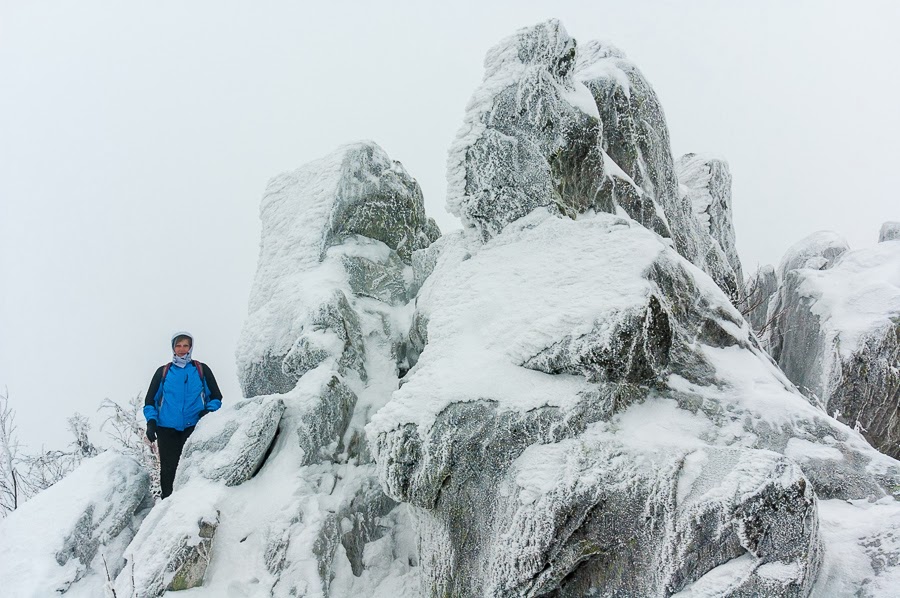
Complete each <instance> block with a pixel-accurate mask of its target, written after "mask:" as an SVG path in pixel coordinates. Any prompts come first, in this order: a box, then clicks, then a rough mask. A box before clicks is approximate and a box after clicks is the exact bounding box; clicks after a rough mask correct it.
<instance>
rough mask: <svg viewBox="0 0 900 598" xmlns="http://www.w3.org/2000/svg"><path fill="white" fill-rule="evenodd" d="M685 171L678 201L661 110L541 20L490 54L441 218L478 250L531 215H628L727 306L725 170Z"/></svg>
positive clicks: (619, 70) (637, 77)
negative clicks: (470, 234) (723, 296)
mask: <svg viewBox="0 0 900 598" xmlns="http://www.w3.org/2000/svg"><path fill="white" fill-rule="evenodd" d="M704 167H705V168H706V172H705V174H703V175H701V174H700V173H699V171H700V170H702V168H704ZM689 170H690V172H689V173H688V176H689V179H688V180H687V184H688V186H689V189H687V190H686V191H684V192H682V190H681V189H680V187H679V181H678V179H677V178H676V169H675V164H674V163H673V160H672V153H671V148H670V145H669V133H668V129H667V127H666V121H665V116H664V114H663V111H662V106H661V105H660V103H659V100H658V98H657V97H656V94H655V92H654V91H653V88H652V87H651V86H650V84H649V83H648V82H647V80H646V79H645V78H644V76H643V74H642V73H641V72H640V71H639V70H638V69H637V68H636V67H635V66H634V65H633V64H632V63H631V62H629V61H628V60H627V59H625V56H624V54H622V53H621V52H620V51H619V50H617V49H616V48H614V47H612V46H609V45H608V44H601V43H600V42H589V43H588V44H586V45H585V46H584V47H577V45H576V42H575V40H574V39H572V38H571V37H570V36H569V35H568V34H567V33H566V31H565V29H564V28H563V26H562V25H561V24H560V23H559V22H558V21H556V20H551V21H547V22H545V23H541V24H539V25H536V26H534V27H529V28H524V29H521V30H519V31H518V32H516V33H515V34H514V35H512V36H510V37H508V38H507V39H505V40H503V41H501V42H500V43H499V44H497V46H495V47H494V48H492V49H491V50H490V51H489V52H488V54H487V57H486V59H485V74H484V80H483V81H482V83H481V86H480V87H479V88H478V89H477V90H476V91H475V93H474V94H473V96H472V99H471V100H470V102H469V105H468V107H467V112H466V116H465V119H464V122H463V126H462V127H461V129H460V130H459V132H458V134H457V139H456V141H455V142H454V144H453V146H452V147H451V149H450V155H449V158H448V181H449V187H448V200H447V206H448V209H449V210H450V212H452V213H453V214H456V215H457V216H459V217H460V218H461V219H462V221H463V223H464V225H466V226H467V227H469V228H472V229H474V230H476V231H477V233H478V234H479V235H480V236H481V238H482V239H483V240H488V239H490V238H491V237H493V236H495V235H497V234H499V233H500V232H501V231H502V230H503V229H504V228H505V227H506V226H507V225H508V224H509V223H511V222H513V221H515V220H517V219H519V218H521V217H523V216H525V215H527V214H529V213H530V212H532V211H533V210H535V209H537V208H546V209H549V210H550V211H551V212H552V213H554V214H556V215H558V216H568V217H571V218H575V217H577V216H578V215H579V214H583V213H585V212H587V211H589V210H594V211H603V212H609V213H613V214H627V215H628V216H629V217H631V218H633V219H634V220H636V221H637V222H639V223H640V224H642V225H643V226H645V227H647V228H648V229H650V230H652V231H654V232H656V233H658V234H659V235H661V236H663V237H673V241H674V243H675V247H676V248H677V250H678V251H679V252H680V253H681V254H682V255H684V256H685V257H687V258H688V259H689V260H690V261H692V262H693V263H695V264H696V265H698V266H699V267H701V268H702V269H703V270H704V271H706V272H707V273H708V274H710V276H712V277H713V279H714V280H716V282H717V283H718V284H719V285H720V286H722V288H723V289H725V290H726V292H727V293H729V295H730V296H731V297H732V298H733V299H734V300H737V299H738V298H739V295H740V290H741V289H740V281H741V278H740V264H739V262H738V261H737V254H736V252H735V250H734V232H733V227H732V225H731V213H730V195H731V190H730V184H731V179H730V175H728V170H727V166H726V165H725V163H724V162H721V161H706V162H703V163H702V164H700V165H699V166H696V165H694V164H693V163H692V164H691V165H690V168H689ZM695 171H696V172H695ZM700 193H705V194H706V195H707V196H709V197H711V199H710V205H709V206H708V209H707V210H706V211H703V213H702V215H701V217H702V218H705V222H706V226H705V230H704V225H702V224H701V222H700V220H699V219H698V217H697V215H695V214H694V210H693V207H692V204H691V198H690V197H688V195H689V194H693V195H697V194H700ZM710 223H711V225H710Z"/></svg>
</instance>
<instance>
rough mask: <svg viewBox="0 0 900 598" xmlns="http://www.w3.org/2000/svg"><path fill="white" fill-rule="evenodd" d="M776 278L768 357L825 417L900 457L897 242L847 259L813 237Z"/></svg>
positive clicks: (833, 242) (829, 238)
mask: <svg viewBox="0 0 900 598" xmlns="http://www.w3.org/2000/svg"><path fill="white" fill-rule="evenodd" d="M779 274H780V280H779V283H780V286H779V288H778V292H777V293H776V295H775V296H774V298H773V299H772V301H771V302H770V306H769V314H768V317H769V319H770V320H771V321H772V325H771V328H770V330H769V331H768V334H767V341H768V347H769V351H770V353H771V355H772V357H773V358H774V359H775V360H776V361H777V362H778V365H779V366H780V367H781V369H782V370H783V371H784V373H785V374H786V375H787V376H788V378H790V379H791V381H792V382H794V383H795V384H796V385H797V386H799V387H800V388H801V389H802V390H803V391H804V392H806V393H807V394H809V395H810V396H813V397H815V398H816V400H817V401H819V402H820V403H821V404H822V405H823V406H824V407H825V409H826V410H827V411H828V413H829V414H831V415H833V416H835V417H836V418H838V419H839V420H841V421H843V422H846V423H847V424H848V425H850V426H852V427H855V428H856V429H858V430H859V431H860V432H861V433H862V434H863V435H864V436H865V437H866V438H867V439H868V440H869V441H870V442H871V443H872V445H873V446H875V447H876V448H877V449H879V450H881V451H882V452H884V453H886V454H888V455H891V456H893V457H900V412H898V411H897V404H898V402H900V241H883V242H881V243H879V244H877V245H875V246H874V247H871V248H867V249H859V250H855V251H850V250H849V249H848V248H847V245H846V243H845V242H844V241H843V239H841V238H839V237H838V236H837V235H835V234H834V233H816V234H815V235H812V236H810V237H808V238H807V239H805V240H804V241H801V242H800V243H798V244H797V245H795V246H794V247H792V248H791V249H790V250H789V251H788V253H787V254H786V255H785V257H784V259H783V260H782V263H781V266H780V268H779Z"/></svg>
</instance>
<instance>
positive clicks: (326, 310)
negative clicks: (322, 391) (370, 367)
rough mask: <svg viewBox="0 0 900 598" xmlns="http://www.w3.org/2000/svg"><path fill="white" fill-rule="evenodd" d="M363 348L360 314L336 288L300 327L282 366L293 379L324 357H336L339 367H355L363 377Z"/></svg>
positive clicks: (317, 363)
mask: <svg viewBox="0 0 900 598" xmlns="http://www.w3.org/2000/svg"><path fill="white" fill-rule="evenodd" d="M364 351H365V349H364V348H363V345H362V332H361V331H360V328H359V317H358V316H357V315H356V312H355V311H354V310H353V309H352V308H351V307H350V303H349V302H348V301H347V296H346V295H345V294H344V293H343V292H341V291H338V290H335V291H334V292H333V293H332V294H331V297H329V298H328V301H327V302H326V303H323V304H321V305H319V306H318V307H317V308H316V310H315V311H314V313H313V315H312V317H311V318H310V319H309V321H308V323H307V324H306V325H304V326H303V328H302V329H301V330H300V335H299V337H298V338H297V340H296V341H295V342H294V346H293V347H291V350H290V351H289V352H288V354H287V355H286V356H285V357H284V361H283V362H282V366H281V367H282V370H283V371H284V372H285V374H287V375H288V376H290V377H291V378H292V379H293V380H294V381H295V382H296V381H297V380H299V379H300V377H301V376H302V375H303V374H305V373H306V372H308V371H309V370H311V369H313V368H315V367H317V366H318V365H319V364H321V363H322V362H323V361H325V360H326V359H329V358H336V359H337V366H338V368H339V371H342V372H346V371H348V370H354V371H356V372H357V373H358V374H359V375H360V376H361V377H362V378H363V379H365V377H366V368H365V365H364V363H365V355H364Z"/></svg>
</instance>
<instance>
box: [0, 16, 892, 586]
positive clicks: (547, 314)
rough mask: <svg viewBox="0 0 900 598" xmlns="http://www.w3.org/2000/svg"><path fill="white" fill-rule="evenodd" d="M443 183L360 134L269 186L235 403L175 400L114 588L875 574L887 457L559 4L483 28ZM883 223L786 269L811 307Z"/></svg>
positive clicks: (705, 168)
mask: <svg viewBox="0 0 900 598" xmlns="http://www.w3.org/2000/svg"><path fill="white" fill-rule="evenodd" d="M449 182H450V188H449V197H448V203H449V207H450V209H451V210H452V211H454V213H456V214H458V215H459V216H460V218H461V219H462V221H463V224H464V225H465V227H464V229H463V230H462V231H457V232H455V233H452V234H449V235H446V236H444V237H440V238H438V236H439V232H438V231H437V228H436V226H435V225H434V223H433V221H431V220H430V219H428V218H427V217H426V216H425V215H424V210H423V205H422V197H421V193H420V191H419V189H418V186H417V185H416V183H415V181H414V180H413V179H412V178H411V177H410V176H409V175H408V174H407V173H406V171H405V170H404V169H403V167H402V166H401V165H400V164H399V163H396V162H393V161H391V160H390V159H389V158H388V157H387V156H386V155H385V154H384V152H383V151H382V150H381V149H380V148H378V146H376V145H374V144H373V143H371V142H366V143H359V144H354V145H350V146H345V147H343V148H340V149H339V150H337V151H336V152H334V153H333V154H331V155H329V156H326V157H325V158H323V159H321V160H317V161H315V162H312V163H310V164H308V165H305V166H303V167H301V168H299V169H297V170H295V171H293V172H290V173H286V174H283V175H280V176H278V177H276V178H275V179H273V180H272V182H270V184H269V187H268V189H267V191H266V194H265V196H264V197H263V201H262V207H261V219H262V244H261V249H260V256H259V265H258V271H257V276H256V279H255V281H254V286H253V289H252V292H251V300H250V309H249V315H248V318H247V322H246V324H245V327H244V329H243V332H242V335H241V341H240V343H239V347H238V351H237V360H238V366H239V372H240V379H241V380H240V381H241V385H242V387H243V389H244V391H245V393H246V394H247V396H248V398H247V399H245V400H244V401H239V402H234V403H226V405H225V406H224V407H223V408H222V409H221V410H219V411H218V412H217V413H215V414H212V415H209V416H208V417H205V418H204V419H203V420H202V421H201V422H200V423H199V425H198V427H197V430H196V431H195V433H194V435H193V436H192V437H191V439H190V440H189V441H188V443H187V445H186V446H185V450H184V456H183V459H182V462H181V465H180V467H179V471H178V474H177V478H176V484H175V486H176V489H175V492H174V493H173V494H172V496H171V497H169V498H168V499H166V500H164V501H162V502H161V503H160V504H158V505H157V506H156V507H155V508H154V509H153V510H152V511H151V512H150V514H149V515H148V516H147V518H146V519H145V520H144V522H143V524H142V525H141V528H140V530H139V532H138V533H137V535H136V536H135V537H134V539H133V541H132V542H131V543H130V545H129V546H128V547H127V548H124V546H123V545H119V546H120V547H121V551H120V554H121V555H122V556H124V558H125V559H127V564H125V566H124V569H122V571H121V573H119V575H118V577H117V578H116V580H115V585H114V586H112V588H113V589H115V591H116V595H122V596H126V595H127V596H132V595H136V596H146V597H152V596H159V595H162V594H163V593H165V592H167V591H174V590H178V589H186V588H192V589H191V595H195V596H274V597H279V598H280V597H285V598H287V597H297V596H309V597H322V598H326V597H328V598H338V597H340V598H343V597H347V598H349V597H351V596H390V597H391V598H413V597H421V596H434V597H449V596H454V597H455V596H466V597H469V596H490V597H537V596H548V597H560V598H562V597H567V596H572V597H575V596H579V597H580V596H586V595H591V596H648V597H649V596H680V597H681V598H687V597H694V598H699V597H701V596H702V597H711V596H734V597H737V596H789V597H806V596H811V595H816V596H832V595H865V596H873V597H887V596H890V595H891V591H893V590H894V589H895V588H896V579H897V577H898V576H900V563H898V562H897V554H898V552H900V546H898V542H897V538H900V505H898V503H897V501H896V500H895V496H896V495H897V494H898V493H900V463H898V462H897V461H896V460H894V459H892V458H890V457H888V456H886V455H884V454H881V453H879V452H878V451H876V450H874V449H873V448H872V447H871V446H870V445H869V444H868V443H867V442H866V441H865V439H864V438H863V437H862V436H861V435H860V434H859V433H857V432H856V431H854V430H853V429H851V428H849V427H847V426H846V425H844V424H843V423H841V422H839V421H837V420H835V419H834V418H832V417H830V415H829V414H828V413H826V411H825V410H824V409H823V408H822V407H821V406H820V405H819V404H818V403H817V402H815V401H810V400H807V398H805V397H804V396H803V395H802V394H801V393H800V392H798V390H797V388H796V387H795V385H794V384H792V383H791V382H790V381H789V380H788V379H787V378H786V377H785V375H784V373H783V372H782V371H781V370H779V369H778V367H777V366H776V364H775V363H773V361H772V359H771V358H770V357H769V355H767V354H766V353H765V352H764V351H763V349H762V348H761V346H760V343H759V340H758V338H757V336H756V335H754V334H753V331H752V330H751V328H750V325H749V324H748V323H747V322H746V321H745V320H744V318H743V317H742V316H741V314H740V313H739V312H738V310H737V309H736V308H735V306H734V305H733V304H732V302H733V301H736V300H739V299H741V292H740V290H739V289H738V287H737V283H738V282H739V280H740V276H741V274H740V272H741V269H740V263H739V262H738V261H737V259H736V253H735V251H734V234H733V230H732V227H731V222H730V218H731V215H730V190H729V176H728V170H727V166H726V165H725V164H724V162H721V161H717V160H713V159H709V158H702V157H697V156H693V155H689V156H686V157H684V158H682V159H681V160H680V161H679V162H678V164H677V165H676V164H675V163H674V162H673V160H672V157H671V151H670V149H669V143H668V132H667V130H666V126H665V119H664V117H663V113H662V108H661V106H660V104H659V100H658V98H657V97H656V95H655V94H654V92H653V90H652V88H651V87H650V85H649V83H648V82H647V81H646V79H645V78H644V77H643V75H641V73H640V71H638V70H637V68H636V67H634V65H632V64H631V63H630V62H628V61H627V59H625V57H624V55H623V54H622V53H621V52H619V51H618V50H615V49H614V48H612V47H610V46H608V45H603V44H599V43H588V44H585V45H584V46H578V45H577V44H576V43H575V41H574V40H573V39H571V38H570V37H569V36H568V35H567V34H566V32H565V30H564V29H563V27H562V26H561V25H560V24H559V23H558V22H556V21H550V22H547V23H543V24H540V25H537V26H535V27H532V28H528V29H524V30H522V31H520V32H518V33H517V34H515V35H514V36H512V37H510V38H508V39H506V40H504V41H502V42H501V43H500V44H499V45H498V46H496V47H495V48H494V49H493V50H491V52H490V53H489V54H488V59H487V61H486V74H485V79H484V82H483V84H482V86H481V87H480V88H479V89H478V90H477V91H476V93H475V96H474V97H473V100H472V102H471V104H470V107H469V112H468V113H467V115H466V118H465V122H464V126H463V128H462V130H461V131H460V136H459V139H458V140H457V142H456V143H455V144H454V146H453V148H452V149H451V152H450V158H449ZM890 234H891V233H890V230H889V231H888V233H886V234H885V235H883V236H886V237H889V236H890ZM897 243H898V242H897V241H886V242H884V243H882V244H881V245H882V248H881V249H880V250H879V251H880V253H878V255H877V256H869V254H865V255H859V256H856V257H854V255H855V254H854V252H846V248H845V247H843V246H842V245H841V243H840V242H839V241H838V240H835V239H834V238H832V237H827V236H826V237H821V238H818V239H817V240H815V242H811V243H806V244H804V245H803V246H801V247H799V248H797V249H796V250H795V251H793V252H792V253H791V256H789V258H788V259H787V260H786V262H785V265H783V267H782V272H781V274H780V275H781V279H782V280H784V279H785V277H788V278H790V279H791V280H792V281H793V282H791V287H790V288H791V289H792V290H791V293H792V294H793V295H796V297H799V298H804V299H803V300H804V301H806V299H805V298H812V299H811V300H810V302H807V303H808V305H807V303H803V305H805V306H807V307H809V309H810V310H812V311H810V313H811V314H812V315H813V316H816V317H819V316H820V315H821V313H823V312H821V311H818V310H819V307H816V305H821V304H822V302H821V300H818V301H819V303H816V301H817V299H815V298H816V297H818V295H815V293H813V294H812V295H811V294H809V293H810V289H812V290H813V291H815V292H818V291H816V289H818V288H819V287H817V286H815V285H816V284H819V283H821V285H825V284H826V280H831V279H826V278H822V279H821V280H820V279H819V278H817V277H816V276H809V275H808V274H806V273H808V272H813V273H816V272H820V271H819V270H812V268H819V267H821V266H823V265H824V266H828V265H831V269H830V270H826V271H825V272H827V273H837V272H845V274H844V275H843V276H844V277H845V278H842V279H841V284H846V283H847V279H846V277H850V276H856V275H857V274H859V272H862V271H863V270H864V269H865V268H868V267H870V266H871V264H872V263H875V260H876V258H877V259H884V256H885V255H887V254H888V253H889V252H890V251H894V249H892V247H894V246H896V244H897ZM841 252H844V255H843V256H841V257H838V255H839V254H840V253H841ZM867 256H868V257H867ZM796 272H800V273H801V274H794V273H796ZM773 275H774V273H773ZM795 279H796V280H795ZM860 280H861V278H855V279H853V281H852V282H854V283H859V282H860ZM809 281H813V282H809ZM815 281H818V283H816V282H815ZM770 283H771V280H770V279H769V277H767V278H766V281H765V282H764V283H763V286H765V288H766V289H769V287H772V286H773V285H772V284H770ZM828 284H831V283H828ZM822 288H824V286H823V287H822ZM873 288H874V287H873ZM782 291H784V288H780V289H779V290H778V291H777V292H775V293H774V294H775V295H779V294H780V293H781V292H782ZM765 292H767V293H768V292H769V291H765ZM860 292H861V293H862V292H863V290H862V289H861V290H860ZM822 293H823V294H822V297H824V296H825V294H824V293H825V292H824V291H822ZM793 295H792V296H793ZM779 296H780V295H779ZM792 296H791V297H789V296H785V297H784V298H782V299H778V298H776V299H773V301H772V303H773V304H774V303H775V302H776V300H777V301H782V302H783V304H784V305H785V308H784V309H783V310H782V311H784V312H787V311H788V307H787V306H788V304H789V303H790V301H793V300H794V299H792ZM861 296H868V295H861ZM880 296H881V295H879V297H880ZM829 305H836V304H835V303H834V302H831V303H829ZM810 306H811V307H810ZM790 309H794V308H793V307H791V308H790ZM841 309H844V308H841ZM770 311H771V310H770ZM782 311H778V310H777V309H776V311H775V315H781V314H782ZM795 311H796V312H797V313H800V310H795ZM834 313H835V314H837V313H838V312H834ZM840 313H843V312H840ZM769 315H771V314H765V321H766V322H768V321H769V320H770V319H771V318H769V317H768V316H769ZM762 317H763V316H761V315H760V314H757V315H755V316H753V318H754V319H755V320H759V319H760V318H762ZM832 319H834V316H832ZM813 320H814V318H813V317H812V316H810V317H808V318H807V319H806V320H804V323H805V324H806V323H809V324H810V325H811V324H812V322H813ZM826 320H827V318H826ZM805 324H804V325H805ZM828 330H830V329H827V328H826V329H825V332H823V333H822V334H821V335H820V336H821V337H822V338H827V337H828ZM779 331H780V332H779V333H777V334H781V336H777V334H774V333H773V335H772V336H771V337H767V338H766V340H767V341H768V342H770V344H771V345H772V346H775V343H777V344H778V345H777V346H778V347H780V349H779V350H780V351H781V353H782V354H783V355H791V356H794V357H793V358H792V359H793V360H794V361H793V362H792V363H796V364H797V365H798V368H799V369H802V368H800V361H799V359H800V350H799V349H798V348H797V347H795V346H794V345H793V344H792V342H793V341H792V340H791V339H790V338H789V335H788V334H787V330H786V329H785V328H779ZM816 334H817V335H818V334H819V333H818V332H817V333H816ZM820 336H816V337H815V338H817V339H818V338H820ZM865 338H867V339H868V338H870V337H868V336H866V337H865ZM846 342H847V340H846V336H843V337H842V341H841V343H842V344H841V347H844V346H845V343H846ZM886 342H887V341H885V343H886ZM883 344H884V343H883ZM892 346H894V347H895V346H896V345H892ZM884 355H886V353H884V348H883V346H882V347H881V348H878V351H877V352H875V353H871V356H872V357H873V359H874V360H875V361H877V364H876V365H875V366H873V365H871V363H869V364H867V365H865V367H866V368H869V370H867V371H874V370H872V369H871V368H873V367H875V368H882V367H883V366H884V362H883V361H879V360H880V359H881V358H882V357H883V356H884ZM889 365H890V363H888V366H889ZM888 366H884V367H883V369H878V370H877V371H878V372H881V373H880V374H879V376H882V378H881V379H879V380H876V381H874V382H873V383H872V385H871V387H867V388H868V390H866V391H865V392H868V393H869V394H868V395H867V396H870V397H874V396H875V391H876V390H877V385H884V384H890V380H892V379H891V378H889V375H890V368H889V367H888ZM894 371H896V370H894ZM129 504H130V503H129ZM129 508H131V507H129ZM126 512H127V509H126ZM4 529H5V528H0V531H3V530H4ZM115 529H119V528H115ZM0 542H3V539H2V536H0ZM117 545H118V544H117ZM0 546H2V544H0ZM89 556H90V555H85V557H84V558H85V559H87V558H88V557H89ZM94 558H95V560H96V557H94ZM70 561H71V559H70ZM0 566H3V565H2V564H0ZM118 567H119V568H121V558H120V563H119V565H118ZM67 574H68V573H67ZM54 580H55V578H54ZM4 581H5V579H4ZM53 583H57V582H56V581H54V582H53ZM51 591H52V589H51ZM45 593H47V592H45Z"/></svg>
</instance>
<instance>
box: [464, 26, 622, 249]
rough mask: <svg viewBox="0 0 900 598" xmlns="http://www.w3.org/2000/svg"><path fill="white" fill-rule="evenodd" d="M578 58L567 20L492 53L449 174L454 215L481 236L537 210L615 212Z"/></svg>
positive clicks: (522, 33) (528, 32)
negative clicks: (579, 91)
mask: <svg viewBox="0 0 900 598" xmlns="http://www.w3.org/2000/svg"><path fill="white" fill-rule="evenodd" d="M575 56H576V49H575V40H574V39H572V38H571V37H570V36H569V35H568V33H567V32H566V31H565V29H564V28H563V27H562V25H561V24H560V23H559V22H558V21H548V22H546V23H542V24H540V25H537V26H535V27H531V28H526V29H521V30H519V31H518V32H517V33H516V34H514V35H513V36H511V37H509V38H507V39H505V40H503V41H502V42H500V43H499V44H498V45H497V46H496V47H495V48H493V49H492V50H491V51H490V52H489V53H488V58H487V59H486V71H487V72H486V74H485V81H484V82H483V83H482V86H481V88H480V89H479V90H477V91H476V92H475V97H474V98H473V100H472V102H471V103H470V112H469V114H468V115H467V117H466V118H467V123H466V125H464V129H463V131H461V138H460V139H458V140H457V142H456V144H455V145H454V148H453V149H451V157H450V163H451V164H450V167H449V168H450V174H449V178H450V185H451V191H450V193H451V200H450V201H449V207H450V210H451V212H453V213H454V214H457V215H458V216H460V218H461V219H462V220H463V223H464V224H466V225H467V226H470V227H473V228H475V229H476V230H477V231H478V232H479V234H480V235H481V236H482V238H484V239H488V238H490V237H492V236H494V235H496V234H498V233H499V232H500V231H501V230H503V228H504V227H505V226H506V225H507V224H509V223H510V222H512V221H514V220H516V219H518V218H521V217H522V216H525V215H526V214H528V213H530V212H531V211H533V210H534V209H536V208H538V207H548V208H550V209H552V210H553V211H555V212H556V213H558V214H560V215H565V216H570V217H574V216H575V215H577V214H580V213H583V212H585V211H586V210H588V209H589V208H594V207H597V208H599V209H604V210H605V211H613V210H614V209H615V204H614V199H613V196H612V195H613V194H612V186H613V181H612V180H608V179H609V177H608V176H607V174H606V172H605V170H604V156H603V151H602V147H601V124H600V120H599V118H598V116H597V115H596V113H594V109H593V107H590V108H589V109H588V112H586V111H585V107H584V106H581V107H579V106H577V105H575V104H574V103H573V102H572V101H571V99H570V98H569V97H568V91H569V90H572V89H574V87H575V85H576V81H575V79H574V73H573V69H574V66H575ZM588 101H590V100H588ZM589 112H590V113H589ZM628 185H629V184H628V183H626V182H622V183H621V186H622V187H627V186H628ZM601 189H603V191H602V192H601ZM629 193H630V195H629ZM635 193H636V192H635V190H634V189H631V190H629V191H622V194H623V195H629V197H633V196H635Z"/></svg>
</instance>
